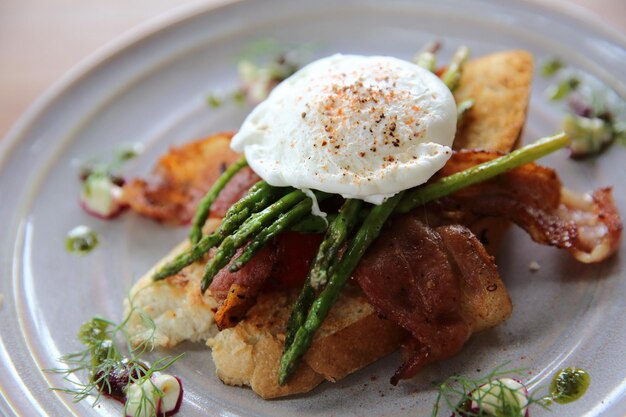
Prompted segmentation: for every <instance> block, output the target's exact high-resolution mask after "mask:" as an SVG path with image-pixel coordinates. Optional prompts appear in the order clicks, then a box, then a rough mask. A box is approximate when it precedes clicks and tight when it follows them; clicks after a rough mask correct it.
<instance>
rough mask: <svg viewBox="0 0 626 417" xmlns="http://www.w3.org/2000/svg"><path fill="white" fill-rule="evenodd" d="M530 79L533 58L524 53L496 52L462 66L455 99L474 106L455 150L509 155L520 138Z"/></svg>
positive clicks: (458, 137) (462, 128) (459, 135)
mask: <svg viewBox="0 0 626 417" xmlns="http://www.w3.org/2000/svg"><path fill="white" fill-rule="evenodd" d="M532 77H533V57H532V55H531V54H530V53H528V52H526V51H506V52H498V53H494V54H491V55H487V56H484V57H481V58H477V59H474V60H471V61H469V62H468V63H467V64H465V66H464V67H463V72H462V74H461V80H460V83H459V87H458V89H457V90H456V92H455V94H454V97H455V99H456V101H457V103H459V102H461V101H463V100H466V99H472V100H474V105H473V106H472V108H471V109H470V110H469V111H468V113H467V115H466V116H465V117H466V119H465V121H464V123H463V124H462V126H461V127H460V129H459V131H457V134H456V137H455V139H454V148H455V149H484V150H491V151H500V152H509V151H510V150H511V149H513V147H514V146H515V143H516V142H517V140H518V139H519V137H520V135H521V133H522V129H523V127H524V122H525V121H526V109H527V107H528V98H529V97H530V89H531V83H532Z"/></svg>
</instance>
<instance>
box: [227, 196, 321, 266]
mask: <svg viewBox="0 0 626 417" xmlns="http://www.w3.org/2000/svg"><path fill="white" fill-rule="evenodd" d="M330 196H331V195H330V194H326V193H321V192H317V193H316V196H315V197H316V198H317V200H318V201H323V200H325V199H327V198H328V197H330ZM312 206H313V201H312V200H311V199H310V198H305V199H304V200H302V201H301V202H299V203H298V204H296V205H295V206H294V207H293V208H292V209H291V210H289V211H288V212H286V213H284V214H281V215H280V216H279V217H278V219H277V220H276V221H275V222H274V223H272V224H271V225H269V226H268V227H266V228H265V229H263V230H262V231H261V232H260V233H259V234H258V235H257V236H256V237H255V238H254V239H252V241H251V242H250V243H249V244H248V246H246V249H245V250H244V251H243V253H242V254H241V255H239V256H238V257H237V258H236V259H235V260H234V261H233V263H232V264H231V266H230V267H229V268H228V270H229V271H230V272H237V271H239V270H240V269H241V268H242V267H243V266H244V265H245V264H246V263H247V262H248V261H249V260H250V259H252V257H254V255H256V253H257V252H258V251H260V250H261V249H263V247H264V246H265V245H266V243H267V242H269V241H270V240H271V239H273V238H274V237H276V236H278V235H279V234H280V233H282V232H284V231H285V230H288V229H289V228H290V227H291V226H293V225H294V224H296V223H297V222H298V221H299V220H300V219H302V218H303V217H304V216H306V215H307V214H308V213H310V212H311V207H312ZM316 217H319V216H316Z"/></svg>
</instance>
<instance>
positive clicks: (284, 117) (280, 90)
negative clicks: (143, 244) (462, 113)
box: [231, 55, 456, 204]
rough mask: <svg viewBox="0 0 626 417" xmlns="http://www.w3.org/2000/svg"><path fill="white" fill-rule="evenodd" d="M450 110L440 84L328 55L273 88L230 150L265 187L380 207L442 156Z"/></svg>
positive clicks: (420, 72)
mask: <svg viewBox="0 0 626 417" xmlns="http://www.w3.org/2000/svg"><path fill="white" fill-rule="evenodd" d="M455 131H456V104H455V102H454V98H453V96H452V93H451V92H450V90H449V89H448V88H447V87H446V86H445V84H443V82H441V80H440V79H439V78H438V77H437V76H435V75H434V74H432V73H431V72H430V71H427V70H425V69H423V68H421V67H419V66H417V65H415V64H413V63H410V62H407V61H403V60H400V59H397V58H392V57H384V56H359V55H333V56H330V57H327V58H323V59H320V60H318V61H315V62H313V63H311V64H309V65H307V66H305V67H304V68H302V69H301V70H299V71H298V72H296V73H295V74H294V75H292V76H291V77H290V78H288V79H287V80H285V81H283V82H282V83H281V84H279V85H278V86H277V87H276V88H275V89H274V90H273V91H272V93H271V94H270V95H269V97H268V98H267V99H266V100H265V101H264V102H262V103H261V104H259V105H258V106H257V107H256V108H255V109H254V110H253V111H252V112H251V113H250V115H249V116H248V117H247V118H246V120H245V121H244V123H243V125H242V126H241V129H240V130H239V132H238V133H237V134H236V135H235V136H234V137H233V139H232V142H231V147H232V148H233V149H234V150H235V151H238V152H243V153H245V156H246V158H247V160H248V163H249V165H250V166H251V167H252V169H253V170H254V171H255V172H256V173H257V174H258V175H259V176H260V177H262V178H263V179H264V180H265V181H267V182H268V183H269V184H271V185H273V186H292V187H295V188H299V189H314V190H321V191H326V192H329V193H335V194H341V195H342V196H344V197H346V198H357V199H362V200H365V201H367V202H371V203H374V204H380V203H382V202H383V201H384V200H385V199H387V198H389V197H391V196H393V195H395V194H396V193H398V192H400V191H402V190H405V189H408V188H411V187H415V186H417V185H420V184H423V183H424V182H426V181H427V180H428V179H429V178H430V177H431V176H432V175H433V174H434V173H435V172H437V171H438V170H439V169H441V168H442V167H443V166H444V165H445V163H446V161H447V160H448V159H449V158H450V155H451V153H452V151H451V149H450V146H451V145H452V141H453V140H454V134H455Z"/></svg>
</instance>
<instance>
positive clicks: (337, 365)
mask: <svg viewBox="0 0 626 417" xmlns="http://www.w3.org/2000/svg"><path fill="white" fill-rule="evenodd" d="M532 65H533V64H532V57H531V55H529V54H528V53H527V52H524V51H510V52H502V53H496V54H493V55H489V56H486V57H482V58H479V59H476V60H473V61H470V62H468V63H467V65H466V66H465V69H464V72H463V75H462V78H461V84H460V87H459V89H458V91H457V93H456V94H455V96H456V98H457V101H460V100H463V99H466V98H472V99H474V101H475V104H474V107H473V108H472V109H471V110H470V113H469V114H468V118H467V119H466V122H465V123H464V125H463V127H462V130H461V131H459V132H458V133H457V138H456V140H455V148H457V149H458V148H480V149H487V150H497V151H502V152H508V151H510V150H511V149H512V148H513V147H514V145H515V143H516V141H517V140H518V138H519V136H520V134H521V130H522V127H523V124H524V120H525V116H526V107H527V102H528V97H529V94H530V82H531V78H532ZM216 224H217V223H215V222H212V223H211V226H210V227H215V225H216ZM507 224H508V223H507V222H503V221H498V220H493V219H485V220H484V221H482V222H480V223H479V224H477V225H475V227H472V230H473V232H474V233H475V234H476V235H477V236H479V237H482V238H483V239H487V240H488V245H487V246H488V248H489V249H490V250H491V252H493V250H494V249H495V247H496V245H497V242H499V240H500V237H501V234H502V230H504V229H505V228H506V225H507ZM185 247H186V244H181V245H180V246H179V247H178V248H177V249H175V250H174V251H173V253H172V254H170V255H168V258H169V257H171V256H173V255H174V254H176V253H179V251H181V250H183V249H184V248H185ZM164 261H165V260H164ZM205 262H206V260H205V261H200V262H197V263H196V264H193V265H191V266H189V267H187V268H185V269H184V270H183V271H181V273H179V274H177V275H176V276H174V277H170V278H168V279H166V280H164V281H161V282H159V283H156V284H155V283H152V282H151V278H150V277H151V273H152V271H151V272H149V273H148V274H147V275H146V276H144V277H143V278H141V279H140V280H139V282H138V283H137V284H136V285H135V287H134V288H133V290H132V292H131V298H132V300H133V303H132V305H133V309H131V307H130V303H128V302H127V303H126V310H127V313H130V314H131V319H130V321H129V326H128V331H129V333H130V334H131V336H132V337H133V339H132V340H133V343H135V344H137V343H140V342H141V341H142V340H145V338H147V337H148V336H149V334H150V332H151V326H150V323H149V320H148V321H147V320H145V318H142V314H139V313H140V312H143V313H144V314H145V316H148V317H149V318H152V319H153V320H154V323H155V325H156V338H155V344H156V345H157V346H164V347H171V346H173V345H175V344H177V343H180V342H181V341H183V340H191V341H198V340H208V341H207V344H208V345H209V346H210V347H211V348H212V350H213V352H212V356H213V361H214V363H215V366H216V370H217V375H218V376H219V378H220V379H221V380H222V381H224V382H225V383H227V384H230V385H238V386H250V387H251V388H252V389H253V390H254V391H255V392H256V393H257V394H258V395H260V396H261V397H263V398H275V397H280V396H285V395H290V394H297V393H303V392H307V391H309V390H311V389H313V388H314V387H315V386H317V385H318V384H319V383H320V382H322V381H323V380H329V381H337V380H339V379H341V378H343V377H345V376H346V375H348V374H350V373H352V372H355V371H357V370H359V369H361V368H363V367H364V366H366V365H367V364H369V363H371V362H373V361H375V360H377V359H379V358H382V357H384V356H385V355H387V354H388V353H390V352H392V351H394V350H396V349H397V347H398V346H399V344H400V343H401V341H402V340H403V339H404V338H405V337H406V332H405V331H404V330H403V329H401V328H400V327H399V326H397V325H395V324H393V323H391V322H389V321H388V320H385V319H383V318H380V317H378V315H377V314H376V313H375V312H374V310H373V308H372V307H371V305H370V304H369V303H368V302H367V300H366V299H365V298H364V296H363V295H362V293H361V292H360V290H359V289H358V288H355V287H351V289H350V290H349V291H345V292H344V294H342V296H341V297H340V299H339V301H338V303H337V304H336V305H335V306H334V307H333V309H332V310H331V313H330V315H329V317H328V318H327V319H326V320H325V322H324V324H323V325H322V327H321V329H320V330H319V331H318V332H317V334H316V336H315V339H314V342H313V345H312V347H311V349H310V350H309V351H308V353H307V354H306V355H305V356H304V358H303V363H302V364H301V365H300V367H299V368H298V370H297V371H296V373H295V376H294V377H293V378H292V379H291V380H290V382H289V383H288V384H286V385H284V386H279V385H278V374H277V373H278V364H279V361H280V357H281V355H282V350H283V340H284V331H285V323H286V320H287V318H288V315H289V313H290V309H291V304H292V302H293V300H294V299H295V297H296V294H295V293H294V292H289V291H283V292H279V293H277V292H272V293H262V294H260V295H259V297H258V299H257V303H256V304H255V306H254V307H253V308H252V309H250V311H248V313H247V315H246V318H245V319H244V320H242V321H241V322H240V323H239V324H237V325H236V326H234V327H232V328H229V329H225V330H223V331H221V332H219V333H218V332H217V329H216V327H215V325H214V323H213V311H214V310H215V308H216V302H215V300H214V299H213V298H212V297H211V296H210V295H204V296H200V295H199V293H200V291H199V285H200V284H199V282H200V278H201V275H202V269H203V265H204V263H205ZM483 281H485V280H484V278H483V277H481V276H477V277H474V278H473V281H472V282H471V283H469V282H467V283H465V285H464V289H463V294H464V298H463V300H462V303H463V311H464V314H465V315H467V317H469V318H470V321H471V327H472V331H481V330H484V329H487V328H490V327H493V326H495V325H497V324H499V323H501V322H502V321H504V320H506V318H508V316H509V315H510V313H511V301H510V298H509V296H508V293H507V291H506V288H505V287H504V285H503V283H502V282H498V283H496V285H495V286H494V285H493V284H494V283H493V282H489V283H488V284H489V285H486V284H487V282H483ZM487 287H489V289H488V290H487V289H486V288H487ZM477 300H480V302H477Z"/></svg>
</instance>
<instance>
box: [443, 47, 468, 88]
mask: <svg viewBox="0 0 626 417" xmlns="http://www.w3.org/2000/svg"><path fill="white" fill-rule="evenodd" d="M469 54H470V50H469V48H468V47H467V46H461V47H459V49H457V50H456V52H455V53H454V55H453V56H452V60H451V61H450V64H449V65H448V68H446V70H445V71H444V72H443V74H441V81H443V83H444V84H445V85H447V86H448V88H449V89H450V91H454V90H455V89H456V88H457V87H458V86H459V80H460V79H461V69H462V67H463V64H465V61H467V59H468V58H469Z"/></svg>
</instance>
